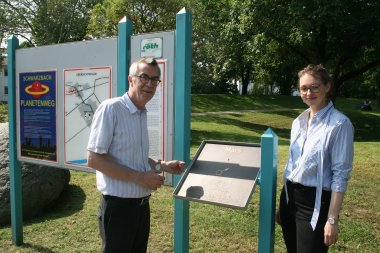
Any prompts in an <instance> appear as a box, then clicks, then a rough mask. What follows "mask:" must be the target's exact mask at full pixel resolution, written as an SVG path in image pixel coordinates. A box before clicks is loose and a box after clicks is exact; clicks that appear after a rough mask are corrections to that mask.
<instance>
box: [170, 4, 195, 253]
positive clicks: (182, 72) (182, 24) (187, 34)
mask: <svg viewBox="0 0 380 253" xmlns="http://www.w3.org/2000/svg"><path fill="white" fill-rule="evenodd" d="M191 29H192V22H191V13H189V12H187V11H186V9H185V8H183V9H182V10H181V11H180V12H178V13H177V16H176V33H175V36H176V37H175V95H174V99H175V100H174V105H175V106H174V108H175V111H174V159H176V160H182V161H185V162H186V164H188V162H189V161H190V116H191V57H192V48H191ZM179 180H180V176H175V177H174V187H175V186H176V185H177V184H178V182H179ZM174 252H178V253H186V252H189V202H188V201H185V200H180V199H175V200H174Z"/></svg>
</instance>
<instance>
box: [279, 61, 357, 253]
mask: <svg viewBox="0 0 380 253" xmlns="http://www.w3.org/2000/svg"><path fill="white" fill-rule="evenodd" d="M298 78H299V91H300V94H301V98H302V100H303V102H304V103H305V104H307V105H308V106H309V108H308V109H307V110H306V111H304V112H303V113H301V114H300V115H299V116H298V117H297V118H296V119H295V120H294V121H293V124H292V129H291V140H290V149H289V157H288V161H287V164H286V167H285V172H284V188H283V190H282V192H281V197H280V208H279V209H280V210H279V213H278V216H277V221H278V222H279V223H280V224H281V226H282V232H283V236H284V240H285V244H286V248H287V250H288V252H298V253H312V252H327V251H328V247H329V246H330V245H332V244H334V243H336V241H337V240H338V230H339V228H338V226H339V225H338V224H339V212H340V209H341V206H342V202H343V196H344V192H345V191H346V189H347V182H348V179H349V174H350V172H351V170H352V160H353V132H354V130H353V126H352V124H351V121H350V120H349V119H348V118H347V117H346V116H345V115H343V114H342V113H341V112H339V111H338V110H336V109H335V108H334V106H333V104H332V102H331V101H330V100H329V96H328V95H329V92H330V91H331V90H332V86H333V83H332V79H331V77H330V76H329V74H328V73H327V71H326V69H325V68H324V67H323V66H322V65H308V66H307V67H306V68H305V69H303V70H301V71H300V72H299V73H298Z"/></svg>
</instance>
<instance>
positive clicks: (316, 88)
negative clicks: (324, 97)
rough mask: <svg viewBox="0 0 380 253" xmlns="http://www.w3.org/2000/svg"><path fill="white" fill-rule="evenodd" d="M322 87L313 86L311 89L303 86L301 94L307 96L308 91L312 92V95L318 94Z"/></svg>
mask: <svg viewBox="0 0 380 253" xmlns="http://www.w3.org/2000/svg"><path fill="white" fill-rule="evenodd" d="M320 87H321V85H319V84H313V85H312V86H310V87H307V86H302V87H300V92H301V93H302V94H306V93H307V91H308V90H310V92H311V93H318V92H319V90H320Z"/></svg>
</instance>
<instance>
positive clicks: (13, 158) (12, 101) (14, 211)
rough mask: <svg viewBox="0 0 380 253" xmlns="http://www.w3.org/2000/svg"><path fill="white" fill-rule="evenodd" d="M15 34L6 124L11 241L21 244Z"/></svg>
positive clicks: (11, 42) (10, 41) (11, 46)
mask: <svg viewBox="0 0 380 253" xmlns="http://www.w3.org/2000/svg"><path fill="white" fill-rule="evenodd" d="M18 47H19V41H18V39H17V38H16V37H15V36H12V37H10V38H9V39H8V59H7V61H8V126H9V177H10V190H11V223H12V243H13V244H15V245H17V246H18V245H21V244H23V228H22V181H21V166H20V163H19V161H18V160H17V127H16V49H17V48H18Z"/></svg>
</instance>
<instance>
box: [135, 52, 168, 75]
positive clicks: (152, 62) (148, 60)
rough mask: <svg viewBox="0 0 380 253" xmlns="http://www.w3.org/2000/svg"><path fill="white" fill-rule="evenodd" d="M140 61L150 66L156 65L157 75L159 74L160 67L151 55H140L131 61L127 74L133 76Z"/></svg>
mask: <svg viewBox="0 0 380 253" xmlns="http://www.w3.org/2000/svg"><path fill="white" fill-rule="evenodd" d="M140 63H146V64H148V65H150V66H152V67H156V68H157V70H158V76H161V69H160V67H159V66H158V63H157V61H156V59H154V58H153V57H142V58H140V59H139V60H137V61H135V62H133V63H132V65H131V66H130V67H129V75H130V76H135V75H136V73H137V70H138V66H139V64H140Z"/></svg>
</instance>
